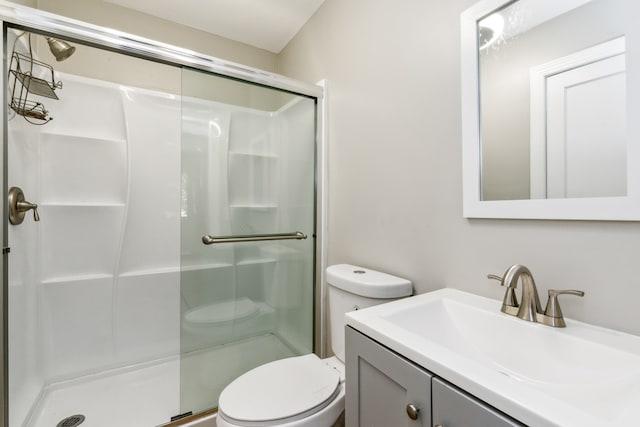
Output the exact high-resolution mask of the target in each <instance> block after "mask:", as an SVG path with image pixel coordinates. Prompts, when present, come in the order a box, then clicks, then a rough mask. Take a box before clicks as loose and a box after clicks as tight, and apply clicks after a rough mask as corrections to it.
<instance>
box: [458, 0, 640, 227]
mask: <svg viewBox="0 0 640 427" xmlns="http://www.w3.org/2000/svg"><path fill="white" fill-rule="evenodd" d="M638 3H639V2H637V0H562V1H558V0H515V1H513V0H512V1H505V0H483V1H481V2H479V3H477V4H476V5H474V6H473V7H471V8H470V9H468V10H466V11H465V12H464V13H463V14H462V16H461V37H462V58H461V59H462V62H461V63H462V70H461V72H462V123H463V127H462V136H463V185H464V188H463V194H464V216H465V217H469V218H473V217H477V218H539V219H587V220H588V219H593V220H640V167H638V166H637V165H640V125H639V124H638V123H640V121H639V120H637V119H635V120H634V118H637V117H638V114H637V113H638V112H640V105H638V101H639V100H640V96H639V94H640V92H639V90H640V87H639V86H640V73H639V72H638V67H639V66H640V58H639V56H640V26H638V25H637V24H636V23H637V22H638V20H639V19H640V4H638ZM634 71H635V72H634ZM635 122H638V123H635Z"/></svg>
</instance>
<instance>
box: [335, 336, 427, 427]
mask: <svg viewBox="0 0 640 427" xmlns="http://www.w3.org/2000/svg"><path fill="white" fill-rule="evenodd" d="M345 341H346V352H345V353H346V356H345V357H346V360H345V365H346V377H347V378H348V380H347V389H346V398H345V399H346V401H345V406H346V412H345V422H346V426H347V427H355V426H360V427H390V426H393V427H403V426H410V427H418V426H420V427H430V426H431V374H429V373H428V372H427V371H425V370H424V369H422V368H420V367H419V366H417V365H414V364H413V363H411V362H409V361H407V360H406V359H404V358H402V357H401V356H399V355H397V354H396V353H394V352H392V351H391V350H388V349H387V348H385V347H383V346H381V345H380V344H378V343H376V342H375V341H372V340H371V339H369V338H367V337H366V336H364V335H362V334H361V333H359V332H357V331H356V330H355V329H352V328H350V327H347V329H346V332H345ZM407 405H413V406H414V407H415V409H416V410H418V411H419V412H417V414H415V415H417V417H416V420H412V419H411V418H410V417H409V414H408V413H407ZM411 411H412V408H409V412H411Z"/></svg>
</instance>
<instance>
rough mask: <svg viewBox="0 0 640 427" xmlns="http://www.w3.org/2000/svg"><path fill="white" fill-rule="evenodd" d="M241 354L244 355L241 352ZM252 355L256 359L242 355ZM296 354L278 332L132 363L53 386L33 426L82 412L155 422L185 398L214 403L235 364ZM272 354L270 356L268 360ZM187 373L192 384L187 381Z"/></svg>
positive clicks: (123, 422)
mask: <svg viewBox="0 0 640 427" xmlns="http://www.w3.org/2000/svg"><path fill="white" fill-rule="evenodd" d="M238 354H240V355H241V356H240V357H238ZM246 355H252V356H253V357H254V359H253V360H249V359H247V360H242V359H243V358H245V357H246ZM293 355H294V354H293V353H292V351H291V350H290V348H289V347H288V346H286V345H285V344H284V343H283V342H282V341H281V340H280V339H279V338H278V337H276V336H275V335H271V334H269V335H263V336H260V337H256V338H251V339H247V340H244V341H242V342H239V343H237V344H233V345H226V346H223V347H220V348H214V349H210V350H202V351H198V352H194V353H191V354H189V355H187V356H184V357H183V358H182V360H180V359H178V358H172V359H167V360H164V361H160V362H156V363H147V364H144V365H139V366H134V367H128V368H123V369H118V370H113V371H109V372H105V373H100V374H94V375H89V376H86V377H82V378H78V379H74V380H71V381H65V382H60V383H54V384H51V385H49V386H47V387H46V388H45V390H44V392H43V394H42V397H41V399H40V401H39V402H38V403H37V405H36V407H35V410H34V412H33V414H32V416H31V419H30V422H28V423H27V424H26V426H27V427H53V426H57V425H58V423H60V422H61V421H62V420H64V419H65V418H67V417H71V416H74V415H77V414H81V415H83V416H84V417H85V420H84V422H82V423H81V424H80V425H79V426H78V427H113V426H119V427H153V426H158V425H161V424H165V423H167V422H169V420H170V419H171V417H172V416H174V415H177V414H179V413H181V412H184V411H181V409H180V400H181V397H182V400H183V401H184V402H189V403H190V404H191V405H193V406H194V407H197V408H206V407H210V406H211V401H212V399H213V398H215V396H217V395H219V393H220V392H221V391H222V389H223V388H224V386H225V385H226V384H227V383H228V382H229V381H230V380H232V379H233V378H228V375H229V374H228V372H227V371H229V369H228V367H229V366H233V368H234V369H238V368H242V365H243V364H244V365H246V367H245V369H249V368H250V367H252V366H253V365H254V364H256V361H255V358H258V357H260V358H262V359H264V360H259V361H258V362H257V364H262V363H266V362H267V361H269V360H271V359H275V358H282V357H289V356H293ZM267 359H269V360H267ZM181 376H182V380H183V381H188V382H189V384H188V385H183V387H182V396H181V387H180V383H181Z"/></svg>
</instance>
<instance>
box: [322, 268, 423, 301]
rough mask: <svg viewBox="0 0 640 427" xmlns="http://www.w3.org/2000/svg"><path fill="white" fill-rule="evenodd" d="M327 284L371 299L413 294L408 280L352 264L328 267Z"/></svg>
mask: <svg viewBox="0 0 640 427" xmlns="http://www.w3.org/2000/svg"><path fill="white" fill-rule="evenodd" d="M327 283H328V284H329V285H331V286H334V287H336V288H339V289H342V290H343V291H347V292H350V293H352V294H355V295H360V296H363V297H369V298H400V297H406V296H409V295H411V294H412V293H413V288H412V286H411V282H410V281H409V280H407V279H403V278H400V277H396V276H392V275H390V274H386V273H381V272H379V271H375V270H370V269H368V268H363V267H358V266H355V265H350V264H337V265H332V266H329V267H327Z"/></svg>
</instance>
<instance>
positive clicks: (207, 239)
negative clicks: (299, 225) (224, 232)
mask: <svg viewBox="0 0 640 427" xmlns="http://www.w3.org/2000/svg"><path fill="white" fill-rule="evenodd" d="M306 238H307V235H306V234H304V233H303V232H301V231H294V232H293V233H276V234H249V235H240V236H217V237H216V236H210V235H209V234H205V235H204V236H202V243H204V244H205V245H212V244H214V243H237V242H261V241H263V240H290V239H297V240H301V239H306Z"/></svg>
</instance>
